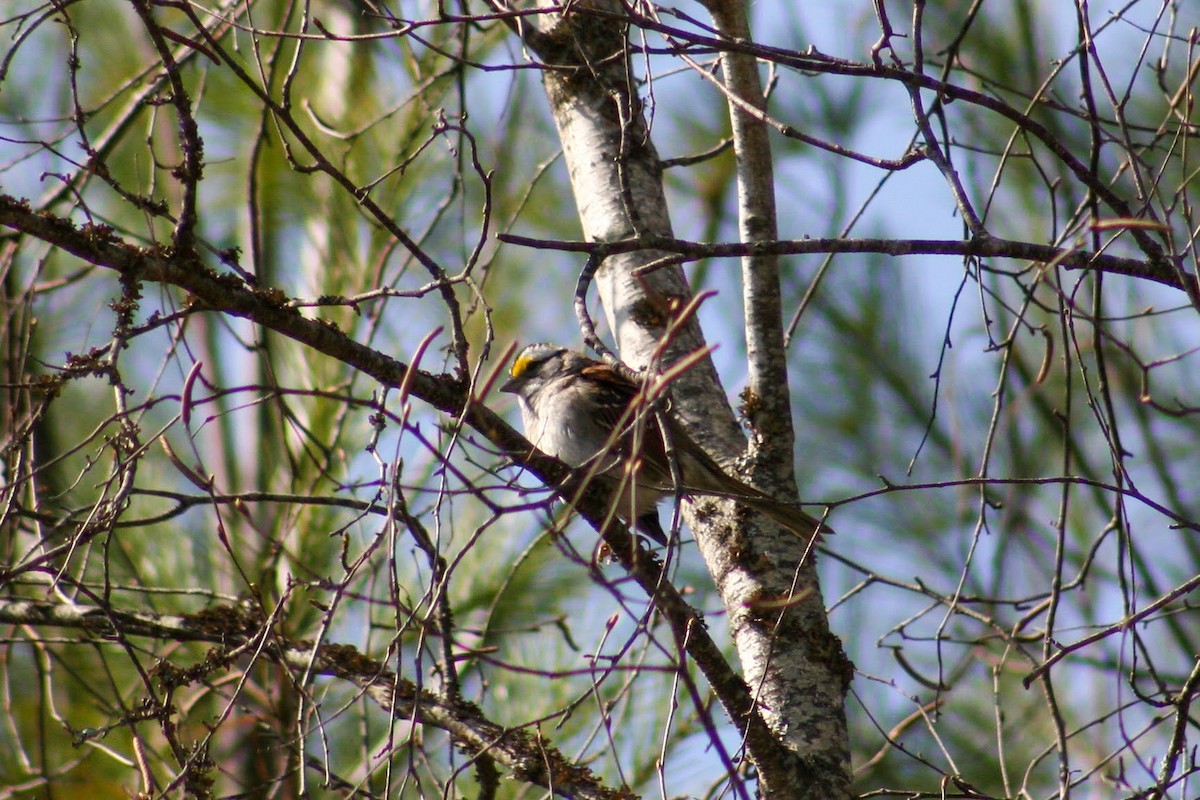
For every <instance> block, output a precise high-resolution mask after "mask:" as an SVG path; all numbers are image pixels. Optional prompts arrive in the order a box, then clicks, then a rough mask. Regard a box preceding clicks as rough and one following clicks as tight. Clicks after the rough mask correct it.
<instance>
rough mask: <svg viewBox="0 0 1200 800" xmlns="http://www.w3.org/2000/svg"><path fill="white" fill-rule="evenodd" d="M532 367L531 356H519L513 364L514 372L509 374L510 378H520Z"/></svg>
mask: <svg viewBox="0 0 1200 800" xmlns="http://www.w3.org/2000/svg"><path fill="white" fill-rule="evenodd" d="M532 365H533V359H532V358H530V357H529V356H519V357H518V358H517V360H516V361H514V362H513V365H512V372H510V373H509V376H510V377H513V378H519V377H521V376H522V375H524V374H525V372H526V371H527V370H528V369H529V367H530V366H532Z"/></svg>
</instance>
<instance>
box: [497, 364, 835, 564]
mask: <svg viewBox="0 0 1200 800" xmlns="http://www.w3.org/2000/svg"><path fill="white" fill-rule="evenodd" d="M500 391H501V392H507V393H510V394H515V395H516V396H517V400H518V403H519V405H520V408H521V421H522V423H523V425H524V428H525V436H526V438H528V439H529V440H530V442H531V443H532V444H533V445H534V446H535V447H537V448H538V449H540V450H541V451H543V452H544V453H546V454H547V455H551V456H554V457H555V458H558V459H559V460H560V461H562V462H564V463H565V464H567V465H568V466H570V467H576V468H580V467H589V468H590V469H592V470H593V471H594V474H598V475H604V476H606V477H609V478H612V479H615V480H617V481H618V486H619V487H620V494H619V495H618V496H617V503H618V504H617V505H616V506H615V509H616V512H617V515H618V516H620V517H621V518H622V519H624V520H625V521H626V522H632V523H633V524H634V526H635V527H636V528H637V529H638V530H639V531H641V533H643V534H644V535H646V536H647V537H649V538H651V539H653V540H654V541H656V542H658V543H659V544H662V545H664V546H665V545H666V544H667V536H666V534H665V533H664V532H663V529H662V525H661V524H660V523H659V520H658V511H657V506H658V503H659V501H660V500H662V498H664V497H666V496H668V495H673V494H675V493H676V492H677V491H678V492H679V493H682V494H684V495H688V496H692V495H711V496H716V497H724V498H732V499H734V500H736V501H738V502H739V503H742V504H743V505H746V506H748V507H749V508H751V509H753V510H755V511H758V512H759V513H761V514H763V515H765V516H767V517H768V518H770V519H771V520H773V521H774V522H776V523H778V524H779V525H780V526H782V527H783V528H785V529H787V530H789V531H791V532H792V533H794V534H796V535H797V536H799V537H801V538H802V539H804V540H805V542H806V543H809V542H812V541H813V540H814V539H816V538H817V537H818V536H819V535H822V534H829V533H832V532H833V531H832V530H831V529H830V528H829V527H828V526H827V525H825V524H824V523H822V522H821V521H820V520H818V519H816V518H815V517H813V516H811V515H809V514H808V513H806V512H805V511H804V510H803V509H801V508H800V506H799V505H797V504H795V503H788V502H784V501H781V500H777V499H775V498H774V497H771V496H770V495H768V494H766V493H765V492H763V491H760V490H759V489H756V488H754V487H753V486H750V485H749V484H747V483H744V482H742V481H740V480H738V479H736V478H734V477H731V476H730V475H728V474H726V473H725V471H724V470H723V469H721V467H720V465H719V464H718V463H717V462H716V460H715V459H713V457H712V456H710V455H709V454H708V453H707V452H706V451H705V450H704V449H703V448H702V447H700V445H699V444H697V443H696V442H695V441H693V440H692V438H691V437H690V436H688V434H687V433H686V432H685V431H684V430H683V428H682V427H681V426H680V425H679V423H677V422H676V421H675V420H673V419H672V418H671V417H670V415H669V413H666V412H663V413H659V414H656V413H652V412H651V411H650V404H649V403H648V401H647V397H646V394H645V393H644V392H643V391H642V387H641V386H639V385H638V384H637V383H635V382H634V381H632V380H630V379H628V378H626V377H625V376H624V375H622V374H621V373H619V372H618V371H617V370H615V369H613V368H612V367H611V366H609V365H608V364H605V363H604V362H602V361H597V360H596V359H594V358H589V357H588V356H586V355H584V354H583V353H580V352H578V351H575V350H571V349H570V348H567V347H563V346H561V345H557V344H549V343H537V344H530V345H526V346H525V347H524V348H523V349H522V350H521V352H519V353H518V354H517V357H516V359H515V360H514V361H513V365H512V369H511V370H510V372H509V379H508V380H507V381H506V382H505V383H504V384H503V385H502V386H501V387H500ZM660 420H661V422H660ZM664 429H665V437H664ZM668 441H669V446H668ZM668 453H670V454H671V455H668ZM672 457H673V458H674V460H675V464H676V470H675V471H674V474H673V471H672V465H671V458H672ZM676 477H677V478H678V480H679V482H678V485H677V484H676Z"/></svg>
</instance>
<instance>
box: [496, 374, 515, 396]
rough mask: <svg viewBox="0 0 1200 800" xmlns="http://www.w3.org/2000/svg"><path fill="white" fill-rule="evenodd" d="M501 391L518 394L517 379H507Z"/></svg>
mask: <svg viewBox="0 0 1200 800" xmlns="http://www.w3.org/2000/svg"><path fill="white" fill-rule="evenodd" d="M500 391H502V392H508V393H509V394H516V393H517V379H516V378H510V379H508V380H507V381H505V382H504V385H503V386H501V387H500Z"/></svg>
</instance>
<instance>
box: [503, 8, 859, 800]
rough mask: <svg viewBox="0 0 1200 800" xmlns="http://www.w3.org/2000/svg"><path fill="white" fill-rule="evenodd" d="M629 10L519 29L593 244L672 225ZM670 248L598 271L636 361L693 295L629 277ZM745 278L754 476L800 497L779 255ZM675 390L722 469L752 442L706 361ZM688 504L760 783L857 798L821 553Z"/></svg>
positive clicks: (678, 342)
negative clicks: (724, 618) (747, 717)
mask: <svg viewBox="0 0 1200 800" xmlns="http://www.w3.org/2000/svg"><path fill="white" fill-rule="evenodd" d="M589 10H594V11H598V12H601V13H602V14H603V16H601V15H593V14H589V13H587V12H588V11H589ZM620 12H621V6H620V4H619V3H616V2H611V3H609V2H593V3H590V4H589V5H588V6H587V8H586V9H584V8H580V7H576V8H575V9H574V10H573V11H571V12H570V13H568V14H558V13H553V12H551V13H547V14H545V15H541V16H538V17H536V20H537V25H536V27H531V28H527V29H525V30H524V31H523V33H524V35H525V40H526V43H527V44H528V45H529V46H530V47H531V48H532V49H533V50H534V51H535V52H536V53H537V54H538V55H539V56H540V57H541V58H542V59H543V60H544V61H546V62H547V64H548V65H550V66H551V67H552V68H551V69H547V70H545V71H544V72H543V81H544V84H545V88H546V94H547V97H548V98H549V100H550V106H551V110H552V113H553V116H554V120H555V123H556V125H557V128H558V131H559V135H560V137H561V139H562V146H563V153H564V158H565V161H566V164H567V168H568V171H569V174H570V178H571V184H572V187H573V190H574V193H575V197H576V201H577V203H578V207H579V215H580V219H581V222H582V225H583V232H584V237H585V238H586V239H587V240H589V241H596V242H615V241H621V240H625V239H630V238H637V237H639V236H642V235H649V236H667V237H669V236H671V235H672V232H671V223H670V217H669V214H668V210H667V206H666V198H665V194H664V191H663V185H662V179H661V175H662V169H661V164H660V161H659V158H658V154H657V152H656V151H655V148H654V145H653V142H652V140H651V137H650V131H649V130H648V129H647V126H646V123H645V120H644V118H643V116H642V113H641V111H642V109H641V103H640V100H639V98H638V96H637V93H636V90H635V86H636V82H635V80H634V77H633V70H632V65H631V62H630V58H629V49H628V42H627V39H626V32H625V28H624V26H623V25H621V24H620V23H619V22H617V21H616V16H615V15H618V14H619V13H620ZM743 22H744V19H743ZM727 69H728V67H727ZM747 69H748V70H749V71H750V74H753V71H754V69H755V66H754V60H753V58H750V57H745V58H744V60H743V62H742V63H741V64H740V65H739V67H738V71H737V72H734V71H729V72H727V76H728V77H727V80H728V81H729V82H730V84H731V90H732V91H737V92H739V93H748V95H749V96H751V99H752V101H754V102H756V103H761V92H759V91H758V90H757V89H755V88H754V87H755V86H756V85H757V76H756V74H754V75H753V77H754V80H753V81H751V82H749V83H747V77H748V74H747ZM755 98H758V99H757V100H755ZM748 119H749V118H748V117H746V116H744V115H743V116H742V117H736V118H735V134H736V136H737V141H739V142H740V144H741V147H742V152H743V154H744V153H746V152H748V151H752V152H758V153H759V154H760V156H759V157H758V158H756V159H755V160H753V161H749V160H745V159H743V161H742V162H741V163H740V164H739V170H740V171H741V172H744V173H746V177H747V179H748V180H747V181H746V182H744V184H743V187H742V193H743V195H744V197H743V199H744V203H743V214H742V228H743V235H744V236H745V237H746V238H747V239H748V240H762V239H764V238H765V239H771V238H775V235H776V234H775V221H774V205H773V187H772V186H770V182H771V180H772V175H771V170H770V151H769V149H768V148H766V147H764V146H763V140H765V130H763V129H762V127H761V126H760V125H757V124H754V123H748ZM750 178H753V180H749V179H750ZM662 255H664V254H663V253H662V252H659V251H655V250H638V251H633V252H626V253H620V254H617V255H613V256H610V257H609V258H607V259H606V260H605V262H604V263H603V265H602V266H601V268H600V270H599V271H598V273H597V283H598V285H599V292H600V296H601V300H602V302H603V304H604V309H605V313H606V314H607V316H608V318H609V322H610V324H611V327H612V329H613V331H614V332H615V335H616V339H617V343H618V345H619V347H620V350H621V353H622V358H623V360H624V361H625V362H626V363H627V364H629V365H630V366H633V367H634V368H643V367H645V366H647V365H650V364H651V363H652V359H653V355H654V353H655V352H656V351H657V349H658V348H659V347H660V344H661V342H660V340H661V339H662V337H663V336H664V334H666V332H667V325H668V324H669V322H670V321H671V301H672V300H679V301H681V302H686V301H687V300H688V299H690V298H691V292H690V289H689V288H688V285H687V281H686V279H685V277H684V275H683V272H682V270H681V269H679V268H678V267H671V268H665V269H660V270H657V271H655V272H653V273H651V274H649V275H647V276H645V277H642V278H638V277H635V274H634V270H636V269H637V268H638V267H641V266H643V265H645V264H649V263H651V262H652V261H654V260H656V259H657V258H660V257H661V256H662ZM744 275H745V294H744V300H745V303H746V305H747V308H746V313H747V319H748V320H749V321H750V323H751V324H750V329H749V330H748V333H747V337H748V349H749V352H750V356H751V386H750V390H751V392H752V393H753V395H754V398H755V400H758V399H760V398H761V399H762V400H763V402H764V403H765V405H764V406H763V407H762V408H763V413H762V414H760V415H758V416H757V418H756V422H758V423H759V424H760V425H761V426H762V428H761V430H762V432H763V433H764V434H766V439H767V440H772V441H774V442H775V443H776V446H774V447H771V448H764V449H755V450H753V451H752V455H761V456H762V457H763V458H762V461H761V466H762V467H763V469H762V470H755V477H756V478H757V477H759V476H760V475H761V477H762V478H763V479H764V480H763V481H762V484H763V485H764V486H766V487H767V488H768V489H774V490H777V491H779V490H782V493H783V494H786V495H788V496H790V497H792V498H794V497H795V483H794V477H793V474H792V461H791V459H792V455H791V450H792V428H791V422H790V403H789V400H788V393H787V382H786V377H787V375H786V366H785V364H784V351H783V336H782V317H781V311H780V300H779V276H778V265H777V262H776V260H775V259H773V258H755V259H749V260H748V261H747V262H746V263H745V268H744ZM672 336H673V338H672V341H671V342H670V343H669V345H668V347H667V348H666V357H665V358H664V359H663V361H664V363H666V364H669V363H671V362H672V361H673V360H675V359H677V358H678V357H680V356H682V355H684V354H686V353H689V352H692V351H694V350H696V349H698V348H700V347H702V346H704V338H703V334H702V332H701V331H700V329H699V326H698V324H697V323H696V322H695V320H694V319H693V320H691V321H690V322H689V323H688V324H686V325H685V326H683V328H682V329H681V330H680V331H678V332H677V333H675V334H673V335H672ZM674 388H675V390H674V391H673V393H672V397H673V400H672V402H673V410H674V413H676V415H677V416H678V417H679V418H680V419H681V421H682V422H683V423H684V425H685V426H686V428H687V430H688V432H689V434H691V435H692V436H693V438H695V439H696V440H697V441H699V442H700V443H701V444H703V445H704V446H705V447H706V448H707V449H708V450H709V451H710V452H712V453H713V454H714V455H716V456H717V457H718V458H720V459H721V460H723V461H724V462H725V463H726V465H727V466H728V464H729V463H730V462H731V461H732V460H734V459H736V458H738V457H739V456H741V455H743V453H744V451H745V448H746V442H745V439H744V437H743V436H742V435H741V434H740V431H739V426H738V423H737V419H736V417H735V416H734V413H733V410H732V409H731V407H730V405H729V402H728V399H727V396H726V394H725V391H724V389H723V388H722V387H721V384H720V380H719V378H718V377H717V374H716V370H715V368H714V367H713V366H712V363H711V361H710V360H708V359H705V360H704V361H702V362H701V364H700V366H698V367H697V368H694V369H691V370H689V371H687V372H686V373H685V374H684V375H682V376H681V377H680V378H679V380H678V382H677V383H676V384H675V387H674ZM698 510H702V511H703V514H702V515H698V514H697V511H698ZM683 512H684V515H685V517H686V518H687V519H688V522H689V525H690V527H691V528H692V531H693V533H694V534H695V536H696V540H697V543H698V546H699V549H700V552H701V554H702V555H703V557H704V559H705V561H706V563H707V564H708V566H709V569H710V571H711V573H712V575H713V578H714V581H715V583H716V586H717V588H718V591H719V592H720V594H721V597H722V599H723V601H724V604H725V607H726V609H727V610H728V612H729V616H730V629H731V632H732V635H733V639H734V643H735V645H736V647H737V650H738V653H739V656H740V658H741V662H742V666H743V674H744V675H745V676H746V679H747V682H748V684H749V689H750V692H751V694H752V696H753V698H754V703H755V705H756V708H757V714H756V715H757V716H759V717H761V719H762V721H763V722H765V723H766V725H767V726H768V728H769V729H770V731H771V734H772V737H771V741H770V743H769V744H765V745H764V744H763V743H761V742H760V743H757V745H756V743H754V742H750V741H747V751H748V753H749V756H750V758H751V760H752V761H753V762H754V764H755V766H756V768H757V769H758V777H759V779H760V781H761V787H760V788H761V790H762V793H763V795H764V796H767V797H789V798H791V797H813V798H816V797H820V798H839V797H848V796H849V784H850V758H849V742H848V737H847V732H846V722H845V713H844V706H843V704H844V698H845V693H846V690H847V688H848V686H849V681H850V678H851V676H852V666H851V665H850V664H849V662H848V661H847V660H846V658H845V655H844V654H843V652H842V648H841V643H840V642H839V641H838V639H837V637H835V636H833V634H832V633H831V632H830V631H829V627H828V622H827V619H826V617H825V613H824V606H823V603H822V600H821V595H820V588H819V586H818V584H817V579H816V572H815V569H814V565H813V561H812V557H811V556H810V557H809V559H808V561H807V563H804V564H802V563H801V562H802V560H803V557H804V550H805V543H803V542H801V541H799V540H798V539H797V538H796V537H794V536H793V535H791V534H788V533H786V532H783V531H781V530H779V529H777V528H775V527H773V526H771V525H769V524H768V523H766V522H765V521H763V520H759V519H754V520H751V521H749V524H747V520H746V518H745V517H744V516H743V515H741V514H739V513H738V510H737V507H736V505H735V504H733V503H729V502H714V501H710V500H707V499H704V500H702V501H698V502H692V503H685V504H684V505H683ZM701 517H702V518H701Z"/></svg>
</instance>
